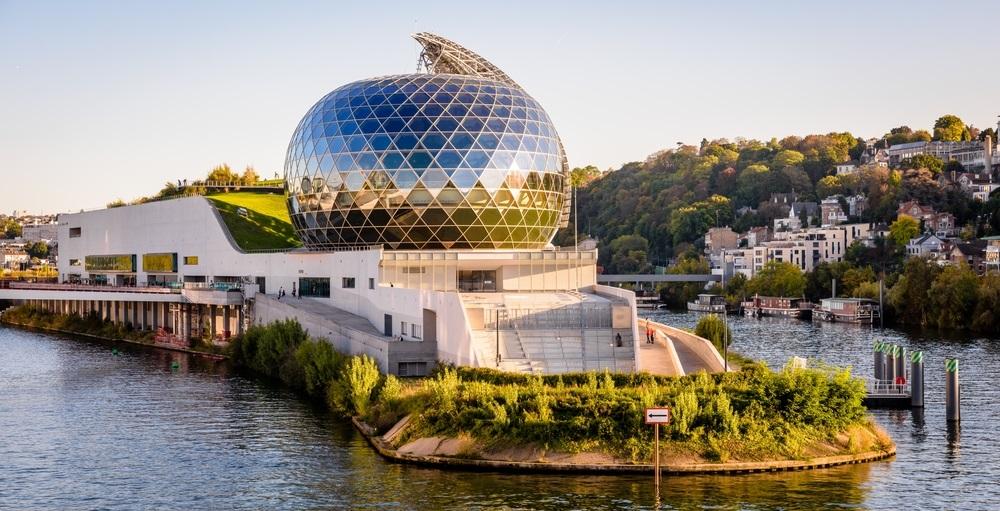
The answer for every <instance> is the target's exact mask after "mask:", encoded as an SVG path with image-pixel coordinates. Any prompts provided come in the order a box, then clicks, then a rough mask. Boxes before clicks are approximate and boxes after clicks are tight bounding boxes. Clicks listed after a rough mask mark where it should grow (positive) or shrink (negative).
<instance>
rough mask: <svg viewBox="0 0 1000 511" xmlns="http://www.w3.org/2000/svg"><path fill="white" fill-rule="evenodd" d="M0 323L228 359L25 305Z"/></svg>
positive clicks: (0, 318)
mask: <svg viewBox="0 0 1000 511" xmlns="http://www.w3.org/2000/svg"><path fill="white" fill-rule="evenodd" d="M0 324H5V325H10V326H15V327H18V328H23V329H28V330H38V331H43V332H53V333H60V334H67V335H76V336H80V337H86V338H89V339H95V340H99V341H107V342H122V343H127V344H134V345H137V346H146V347H150V348H158V349H163V350H170V351H177V352H181V353H189V354H192V355H198V356H202V357H207V358H212V359H214V360H225V359H226V358H228V356H227V355H225V354H224V353H221V352H220V351H218V350H216V351H208V350H200V349H195V348H185V347H183V346H177V345H174V344H167V343H160V342H156V341H155V340H154V338H153V334H152V333H151V332H140V331H134V330H128V329H125V328H122V327H118V326H115V325H113V324H111V323H109V322H106V321H100V320H98V319H93V320H88V319H84V318H80V317H79V316H75V315H66V314H53V313H50V312H44V311H40V310H29V309H27V308H25V307H24V306H21V307H17V308H14V309H8V310H6V311H3V314H0Z"/></svg>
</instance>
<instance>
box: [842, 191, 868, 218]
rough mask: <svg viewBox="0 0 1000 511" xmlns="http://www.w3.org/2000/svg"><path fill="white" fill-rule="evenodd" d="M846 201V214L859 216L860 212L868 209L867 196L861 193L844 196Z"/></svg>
mask: <svg viewBox="0 0 1000 511" xmlns="http://www.w3.org/2000/svg"><path fill="white" fill-rule="evenodd" d="M845 200H846V201H847V215H848V216H853V217H859V216H861V214H862V213H864V212H865V210H866V209H868V197H865V196H864V195H862V194H860V193H859V194H857V195H849V196H847V197H846V198H845Z"/></svg>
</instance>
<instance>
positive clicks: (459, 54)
mask: <svg viewBox="0 0 1000 511" xmlns="http://www.w3.org/2000/svg"><path fill="white" fill-rule="evenodd" d="M413 38H414V39H416V40H417V42H418V43H420V45H421V46H423V48H424V49H423V51H421V52H420V59H419V63H418V65H419V67H422V68H423V69H425V70H426V71H427V72H428V73H441V74H457V75H467V76H480V77H483V78H489V79H491V80H496V81H498V82H502V83H505V84H507V85H510V86H512V87H517V88H521V86H520V85H519V84H518V83H517V82H515V81H514V79H513V78H511V77H510V76H509V75H507V73H504V72H503V71H502V70H501V69H500V68H499V67H497V66H496V65H494V64H493V63H492V62H490V61H488V60H486V59H485V58H483V56H482V55H479V54H478V53H476V52H474V51H472V50H470V49H468V48H466V47H465V46H462V45H461V44H458V43H456V42H455V41H452V40H450V39H445V38H444V37H441V36H439V35H437V34H431V33H430V32H418V33H416V34H413ZM998 125H1000V123H998ZM556 141H557V142H558V143H559V152H560V153H561V155H562V165H563V182H564V186H565V187H566V189H565V190H563V192H564V193H565V194H566V202H565V203H563V209H562V214H561V215H560V218H559V227H566V226H567V225H568V224H569V212H570V208H571V207H572V197H573V195H572V183H571V182H570V175H569V161H568V160H567V159H566V150H565V148H564V147H563V143H562V140H561V139H560V138H559V137H558V136H557V137H556Z"/></svg>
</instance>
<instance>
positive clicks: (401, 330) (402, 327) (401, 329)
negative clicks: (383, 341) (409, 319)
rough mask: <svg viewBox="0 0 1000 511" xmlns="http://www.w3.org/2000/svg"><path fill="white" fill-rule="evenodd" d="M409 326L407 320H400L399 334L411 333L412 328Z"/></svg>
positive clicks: (404, 335)
mask: <svg viewBox="0 0 1000 511" xmlns="http://www.w3.org/2000/svg"><path fill="white" fill-rule="evenodd" d="M407 327H408V325H407V323H406V322H405V321H400V322H399V335H402V336H403V337H406V336H407V335H410V330H409V329H408V328H407Z"/></svg>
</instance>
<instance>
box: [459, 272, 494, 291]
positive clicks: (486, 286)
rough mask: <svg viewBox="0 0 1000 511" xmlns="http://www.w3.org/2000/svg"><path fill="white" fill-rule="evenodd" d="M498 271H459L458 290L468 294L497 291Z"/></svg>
mask: <svg viewBox="0 0 1000 511" xmlns="http://www.w3.org/2000/svg"><path fill="white" fill-rule="evenodd" d="M496 280H497V272H496V270H459V272H458V290H459V291H462V292H466V293H477V292H492V291H496V290H497V283H496Z"/></svg>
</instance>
